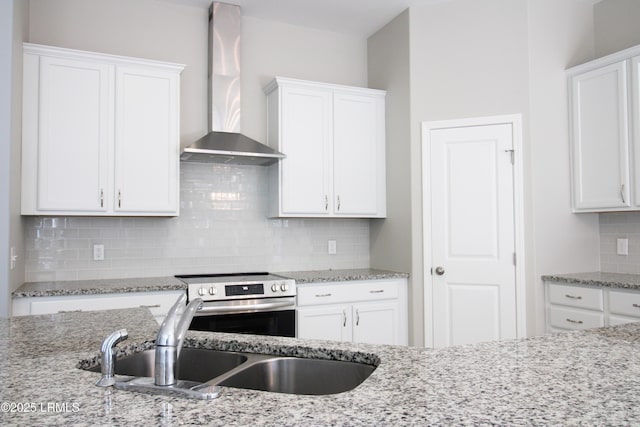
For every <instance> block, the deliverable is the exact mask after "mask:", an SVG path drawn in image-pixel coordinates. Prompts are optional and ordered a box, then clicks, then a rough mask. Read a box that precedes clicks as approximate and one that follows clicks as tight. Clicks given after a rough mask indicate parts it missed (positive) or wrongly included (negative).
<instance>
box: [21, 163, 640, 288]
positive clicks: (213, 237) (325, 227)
mask: <svg viewBox="0 0 640 427" xmlns="http://www.w3.org/2000/svg"><path fill="white" fill-rule="evenodd" d="M180 167H181V191H180V193H181V194H180V197H181V199H180V203H181V206H180V216H179V217H175V218H134V217H127V218H117V217H111V218H102V217H28V218H27V219H26V221H25V222H26V241H25V246H26V268H25V277H26V280H27V281H29V282H34V281H49V280H81V279H110V278H124V277H154V276H171V275H174V274H179V273H183V274H196V273H221V272H239V271H295V270H317V269H330V268H332V269H340V268H364V267H368V266H369V220H367V219H268V218H267V206H268V196H269V189H268V181H267V175H268V169H267V168H265V167H258V166H235V165H215V164H199V163H185V162H182V163H181V164H180ZM639 227H640V225H639ZM639 236H640V234H639ZM328 240H336V241H337V249H338V250H337V254H336V255H328V254H327V241H328ZM94 244H102V245H104V255H105V259H104V261H94V260H93V245H94Z"/></svg>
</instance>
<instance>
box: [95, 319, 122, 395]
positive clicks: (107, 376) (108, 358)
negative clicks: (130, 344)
mask: <svg viewBox="0 0 640 427" xmlns="http://www.w3.org/2000/svg"><path fill="white" fill-rule="evenodd" d="M127 337H129V334H128V333H127V330H126V329H120V330H118V331H115V332H112V333H111V334H110V335H109V336H108V337H107V338H105V340H104V341H103V342H102V347H101V348H100V355H101V361H100V365H101V372H102V378H100V379H99V380H98V381H97V382H96V385H97V386H100V387H109V386H111V385H113V384H114V383H115V382H116V380H115V378H114V376H113V375H114V369H115V365H114V361H113V349H114V348H115V347H116V344H118V343H119V342H120V341H124V340H126V339H127Z"/></svg>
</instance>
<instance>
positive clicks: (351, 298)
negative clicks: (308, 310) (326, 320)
mask: <svg viewBox="0 0 640 427" xmlns="http://www.w3.org/2000/svg"><path fill="white" fill-rule="evenodd" d="M297 293H298V305H318V304H340V303H345V302H359V301H377V300H385V299H396V298H398V282H397V281H395V280H371V281H363V282H334V283H325V284H322V285H299V286H298V289H297Z"/></svg>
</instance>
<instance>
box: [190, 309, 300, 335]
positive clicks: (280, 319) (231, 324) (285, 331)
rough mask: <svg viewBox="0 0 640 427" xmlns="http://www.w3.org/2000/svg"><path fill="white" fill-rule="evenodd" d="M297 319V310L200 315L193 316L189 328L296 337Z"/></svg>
mask: <svg viewBox="0 0 640 427" xmlns="http://www.w3.org/2000/svg"><path fill="white" fill-rule="evenodd" d="M295 319H296V315H295V310H282V311H269V312H263V313H242V314H223V315H215V316H198V317H194V318H193V320H192V321H191V326H189V329H191V330H194V331H210V332H230V333H235V334H254V335H273V336H280V337H294V336H295V334H296V320H295Z"/></svg>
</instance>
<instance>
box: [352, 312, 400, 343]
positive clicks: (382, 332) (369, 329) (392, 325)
mask: <svg viewBox="0 0 640 427" xmlns="http://www.w3.org/2000/svg"><path fill="white" fill-rule="evenodd" d="M352 318H353V341H354V342H361V343H368V344H395V345H399V344H402V343H401V342H400V323H399V322H400V315H399V307H398V302H396V301H387V302H378V303H363V304H354V305H353V317H352Z"/></svg>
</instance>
